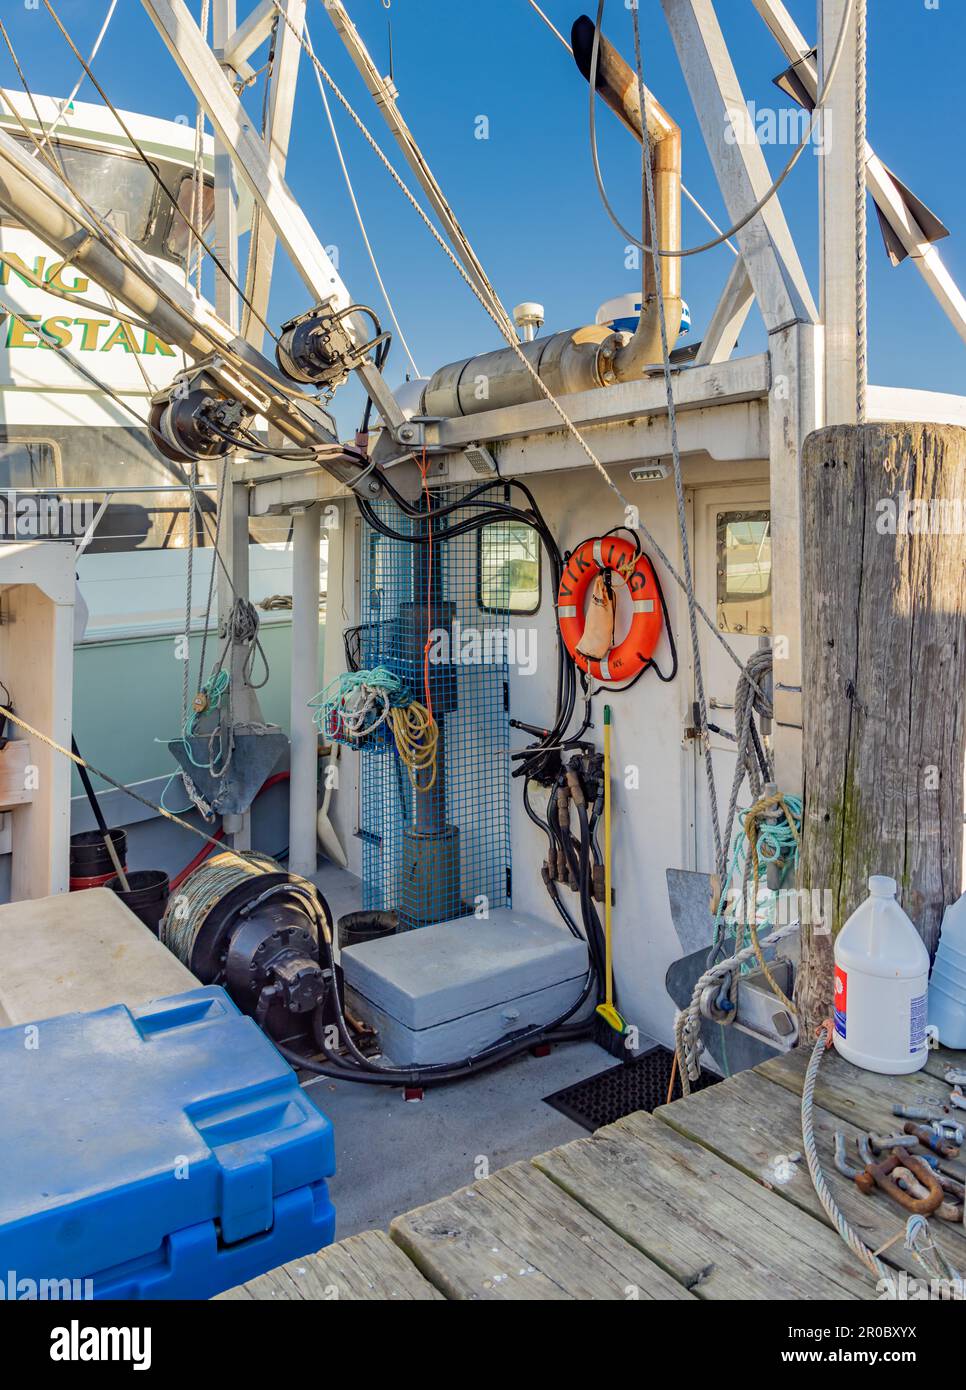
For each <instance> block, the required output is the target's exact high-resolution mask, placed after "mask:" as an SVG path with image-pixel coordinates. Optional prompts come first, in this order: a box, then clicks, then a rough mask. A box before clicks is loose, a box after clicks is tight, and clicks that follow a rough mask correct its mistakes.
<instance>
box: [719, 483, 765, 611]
mask: <svg viewBox="0 0 966 1390" xmlns="http://www.w3.org/2000/svg"><path fill="white" fill-rule="evenodd" d="M716 569H717V579H718V603H717V609H718V612H717V618H718V628H719V630H720V631H721V632H747V633H749V634H751V635H752V636H759V635H762V634H767V633H770V632H771V516H770V513H768V512H765V511H754V512H737V511H736V512H719V513H718V522H717V555H716Z"/></svg>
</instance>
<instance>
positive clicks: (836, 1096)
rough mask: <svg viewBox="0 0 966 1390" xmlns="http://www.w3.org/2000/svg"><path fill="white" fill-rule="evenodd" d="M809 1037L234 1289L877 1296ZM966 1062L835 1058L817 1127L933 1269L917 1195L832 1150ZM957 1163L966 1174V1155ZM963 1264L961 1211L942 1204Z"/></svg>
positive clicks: (861, 1219)
mask: <svg viewBox="0 0 966 1390" xmlns="http://www.w3.org/2000/svg"><path fill="white" fill-rule="evenodd" d="M809 1052H810V1049H806V1048H802V1049H799V1050H797V1051H795V1052H791V1053H789V1054H787V1055H786V1056H783V1057H776V1058H772V1059H771V1060H770V1061H768V1062H765V1063H763V1064H762V1065H761V1066H759V1067H757V1068H755V1069H754V1071H749V1072H743V1073H740V1074H739V1075H738V1076H735V1077H732V1078H730V1079H728V1080H726V1081H723V1082H722V1083H721V1084H720V1085H718V1086H712V1087H710V1088H708V1089H707V1090H704V1091H700V1092H698V1093H697V1094H695V1095H692V1096H689V1097H686V1098H682V1099H681V1100H678V1101H675V1102H673V1103H672V1104H671V1105H665V1106H661V1107H660V1108H659V1109H658V1110H657V1111H655V1113H654V1114H653V1115H649V1114H646V1113H644V1112H639V1113H637V1114H634V1115H629V1116H626V1117H625V1118H624V1119H622V1120H619V1121H618V1122H617V1123H616V1124H612V1125H608V1126H606V1127H605V1128H604V1129H601V1130H598V1131H597V1132H596V1134H594V1135H591V1136H589V1137H587V1138H580V1139H576V1140H574V1141H572V1142H571V1143H569V1144H565V1145H563V1146H562V1147H560V1148H557V1149H552V1150H550V1152H549V1153H545V1154H539V1155H538V1156H537V1157H536V1158H534V1159H533V1160H531V1162H529V1163H515V1164H513V1165H512V1166H511V1167H508V1168H504V1169H500V1170H498V1171H497V1172H496V1173H494V1174H493V1175H492V1176H491V1177H489V1178H485V1179H483V1180H481V1181H480V1182H477V1183H474V1184H473V1185H472V1186H471V1187H467V1188H463V1189H462V1190H461V1191H459V1192H456V1193H453V1194H452V1195H451V1196H448V1197H444V1198H442V1199H440V1200H438V1201H434V1202H431V1203H429V1204H428V1205H426V1206H423V1207H420V1208H418V1209H417V1210H415V1211H411V1212H408V1213H406V1214H405V1215H403V1216H400V1217H397V1218H396V1219H395V1220H394V1221H393V1223H392V1225H391V1227H390V1232H389V1234H388V1235H387V1234H385V1233H383V1232H381V1231H367V1232H365V1233H364V1234H362V1235H359V1236H352V1237H350V1238H349V1239H348V1240H345V1241H341V1242H339V1243H337V1244H336V1245H333V1246H330V1247H329V1248H328V1249H325V1250H322V1251H320V1252H319V1253H318V1254H316V1255H311V1256H308V1257H307V1258H306V1259H304V1260H296V1261H293V1262H292V1263H291V1264H289V1265H286V1266H283V1267H282V1268H281V1269H278V1270H273V1271H271V1272H270V1273H269V1274H265V1275H262V1276H261V1277H260V1278H258V1279H253V1280H250V1281H249V1282H248V1283H247V1284H244V1285H242V1286H241V1287H240V1288H238V1289H233V1290H230V1291H229V1292H228V1293H226V1294H223V1295H221V1297H222V1298H225V1299H235V1300H245V1299H249V1300H251V1299H282V1300H297V1299H325V1298H329V1299H331V1298H338V1299H345V1300H352V1299H373V1300H397V1299H400V1300H401V1299H408V1300H424V1301H425V1300H437V1301H440V1300H497V1299H499V1300H559V1299H580V1300H616V1299H621V1300H629V1299H634V1300H637V1299H672V1298H673V1299H685V1300H688V1299H698V1300H703V1299H728V1300H730V1299H761V1300H774V1299H796V1300H797V1299H816V1298H818V1299H871V1298H875V1297H876V1292H877V1291H876V1288H875V1284H874V1281H873V1280H872V1279H871V1277H870V1276H869V1275H868V1273H867V1271H866V1270H865V1269H864V1267H863V1266H862V1265H861V1264H860V1263H859V1262H858V1260H856V1259H855V1257H854V1256H853V1255H852V1254H851V1252H849V1251H848V1250H847V1249H846V1247H845V1245H844V1244H843V1243H842V1241H841V1240H840V1238H839V1237H838V1235H837V1234H836V1233H835V1231H834V1230H833V1228H832V1227H831V1225H830V1223H829V1222H828V1218H827V1217H826V1215H825V1212H824V1210H823V1209H822V1207H821V1203H820V1202H819V1200H818V1197H817V1196H816V1194H815V1192H814V1189H813V1187H812V1184H811V1179H810V1178H809V1175H808V1171H807V1168H806V1166H805V1164H804V1161H794V1156H795V1155H796V1154H798V1153H800V1151H801V1146H802V1138H801V1115H800V1103H801V1092H802V1086H803V1082H804V1076H805V1069H806V1066H807V1064H808V1054H809ZM949 1066H953V1067H957V1068H959V1067H964V1066H966V1057H964V1055H963V1054H961V1053H953V1052H949V1051H947V1050H945V1049H940V1050H939V1052H938V1053H933V1054H931V1055H930V1058H929V1061H928V1063H927V1066H926V1068H925V1069H924V1070H923V1071H922V1072H919V1073H914V1074H913V1075H911V1076H904V1077H885V1076H879V1075H877V1074H875V1073H872V1072H863V1071H860V1070H858V1069H857V1068H856V1067H853V1066H851V1065H850V1064H849V1063H848V1062H845V1061H844V1060H843V1059H842V1058H841V1057H839V1056H838V1055H837V1054H835V1053H830V1054H828V1055H827V1056H826V1057H825V1058H824V1059H823V1062H822V1068H821V1072H820V1074H819V1080H818V1086H817V1089H816V1098H815V1111H814V1121H815V1131H816V1138H817V1142H818V1147H819V1154H820V1157H821V1159H822V1164H823V1168H824V1169H825V1173H826V1177H827V1179H828V1182H829V1185H830V1187H831V1189H832V1192H833V1193H834V1195H835V1198H836V1200H837V1202H838V1203H839V1205H840V1206H841V1208H842V1210H843V1211H844V1212H845V1214H846V1216H847V1218H848V1219H849V1220H850V1222H851V1223H852V1224H853V1225H854V1227H855V1228H856V1230H857V1231H858V1232H859V1234H860V1235H861V1236H862V1237H863V1239H864V1240H865V1241H866V1243H867V1244H868V1245H870V1246H871V1247H872V1248H873V1249H880V1248H881V1247H883V1246H887V1248H886V1249H885V1250H884V1251H883V1254H882V1258H883V1261H884V1262H885V1263H886V1264H887V1265H889V1266H890V1267H892V1268H896V1269H903V1270H907V1271H909V1272H910V1273H913V1274H920V1273H921V1269H920V1267H919V1266H918V1264H917V1263H916V1261H915V1258H914V1256H912V1255H911V1254H910V1252H908V1251H906V1250H905V1249H904V1247H903V1243H902V1240H901V1239H898V1240H896V1239H895V1237H896V1236H900V1235H901V1233H902V1232H903V1229H904V1216H903V1214H902V1212H901V1211H900V1210H899V1209H898V1208H897V1207H893V1205H892V1203H891V1202H890V1201H889V1199H888V1198H886V1197H885V1196H884V1195H881V1194H878V1193H875V1194H873V1195H872V1196H871V1197H863V1196H862V1195H861V1194H860V1193H859V1192H858V1191H857V1189H856V1188H855V1186H854V1184H853V1183H851V1182H850V1181H849V1180H848V1179H847V1178H845V1177H843V1176H842V1175H841V1174H839V1173H837V1172H836V1170H835V1167H834V1163H833V1136H834V1133H835V1131H836V1130H837V1129H838V1130H842V1131H843V1132H844V1133H845V1134H846V1135H847V1136H848V1138H849V1141H850V1157H852V1159H853V1161H855V1147H854V1140H855V1138H856V1137H857V1135H858V1134H860V1133H867V1132H869V1131H870V1130H872V1131H877V1132H879V1133H883V1132H887V1131H889V1130H891V1129H893V1128H901V1121H898V1120H896V1119H895V1117H894V1116H893V1115H892V1105H893V1103H894V1102H899V1103H902V1104H905V1105H911V1104H923V1103H924V1102H926V1101H931V1102H939V1103H941V1102H943V1101H944V1100H946V1099H947V1098H948V1093H949V1087H948V1084H947V1083H946V1082H945V1080H944V1076H943V1073H944V1071H945V1069H946V1068H947V1067H949ZM944 1166H946V1167H947V1168H948V1169H949V1171H951V1172H953V1173H958V1174H959V1175H962V1174H964V1173H966V1165H964V1164H963V1163H962V1162H961V1161H954V1162H952V1163H950V1164H948V1165H944ZM930 1228H931V1231H932V1234H933V1238H934V1239H935V1240H936V1241H937V1243H938V1244H939V1245H940V1247H941V1248H942V1250H943V1251H944V1252H945V1253H946V1254H947V1255H948V1256H949V1258H950V1260H951V1261H952V1263H953V1265H954V1266H955V1267H956V1268H962V1267H963V1266H964V1264H966V1239H964V1231H963V1228H962V1227H960V1226H956V1227H953V1226H947V1225H945V1224H943V1223H941V1222H939V1221H936V1220H932V1221H931V1222H930Z"/></svg>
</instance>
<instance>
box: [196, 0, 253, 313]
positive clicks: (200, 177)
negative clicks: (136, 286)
mask: <svg viewBox="0 0 966 1390" xmlns="http://www.w3.org/2000/svg"><path fill="white" fill-rule="evenodd" d="M210 10H211V0H201V17H200V21H199V28H200V30H201V37H202V38H203V39H204V40H205V42H207V40H208V16H209V13H210ZM204 153H205V113H204V109H203V107H202V105H201V102H200V101H199V102H198V103H197V110H196V112H195V148H194V157H193V169H192V180H191V225H192V227H195V226H197V225H198V219H199V218H200V217H201V211H202V207H203V205H204V204H203V198H204ZM256 245H257V226H256V225H253V226H252V240H251V246H252V255H253V256H254V253H255V247H256ZM195 254H197V262H196V265H195V290H196V292H197V294H198V297H199V299H200V297H201V269H202V262H203V259H204V258H203V256H202V254H201V248H200V247H199V246H198V243H197V241H196V240H195V236H194V232H191V233H189V236H188V247H187V251H186V254H185V263H184V283H185V289H189V288H190V286H191V258H192V256H194V255H195ZM247 288H248V287H247V285H246V289H247Z"/></svg>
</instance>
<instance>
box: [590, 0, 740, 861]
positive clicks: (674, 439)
mask: <svg viewBox="0 0 966 1390" xmlns="http://www.w3.org/2000/svg"><path fill="white" fill-rule="evenodd" d="M603 13H604V0H599V3H598V9H597V31H596V33H595V35H594V59H595V60H596V56H597V48H598V43H599V39H600V24H601V20H602V19H603ZM631 18H632V20H633V25H634V61H635V65H636V68H637V87H638V96H639V99H640V103H641V131H642V135H643V139H642V142H641V166H642V167H641V175H642V181H643V185H644V204H645V207H644V209H643V210H642V223H643V225H644V226H649V227H651V228H652V229H656V228H657V225H658V223H657V204H656V199H655V194H654V166H653V163H652V160H651V132H650V129H649V128H648V124H647V87H646V86H645V84H644V64H643V58H642V56H641V28H640V20H639V18H638V12H637V6H636V5H635V6H634V7H633V9H632V11H631ZM592 67H593V68H595V67H596V61H594V62H593V63H592ZM594 91H595V86H594V81H593V73H592V75H591V84H590V92H591V104H593V99H594ZM644 213H646V215H644ZM652 236H653V240H654V242H655V250H654V252H653V259H654V281H655V290H656V293H657V316H658V321H659V323H660V326H661V357H662V365H663V369H664V386H665V392H666V395H667V411H668V425H669V427H670V431H671V457H672V460H673V463H674V492H675V497H676V500H677V513H678V530H679V532H680V537H681V558H682V563H683V565H684V578H685V584H686V594H687V600H688V624H689V627H690V629H691V653H692V661H693V672H694V691H695V695H696V696H697V703H698V710H699V714H700V720H701V725H700V735H701V742H702V749H703V753H704V766H705V773H706V775H707V780H708V802H709V810H710V813H711V835H712V839H713V841H714V855H715V864H716V867H717V868H718V872H719V875H722V876H723V873H724V867H725V864H724V859H725V850H724V849H723V848H722V840H721V826H720V824H719V821H718V794H717V789H716V787H715V777H714V760H713V758H712V756H711V742H710V738H709V736H708V701H707V695H706V693H705V688H704V670H703V666H702V659H701V640H700V634H699V632H698V618H697V613H696V611H695V597H694V577H693V574H692V571H691V542H690V539H689V537H688V522H687V511H686V503H685V499H684V478H683V475H682V471H681V450H680V446H679V441H678V425H677V410H676V406H675V401H674V380H673V377H672V375H671V349H670V345H669V343H668V335H667V316H666V314H665V305H664V276H663V274H662V272H661V262H660V260H659V258H658V248H657V245H656V242H657V237H656V231H654V232H653V233H652ZM719 882H723V877H719Z"/></svg>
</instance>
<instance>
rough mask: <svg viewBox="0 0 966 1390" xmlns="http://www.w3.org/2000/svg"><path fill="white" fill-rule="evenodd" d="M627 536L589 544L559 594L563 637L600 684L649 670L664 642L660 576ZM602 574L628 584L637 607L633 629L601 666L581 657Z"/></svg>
mask: <svg viewBox="0 0 966 1390" xmlns="http://www.w3.org/2000/svg"><path fill="white" fill-rule="evenodd" d="M635 554H636V552H635V548H634V546H633V545H632V544H631V542H630V541H628V540H625V539H624V538H623V537H622V536H601V537H599V539H597V540H589V541H584V543H583V545H581V546H578V548H577V549H576V550H575V551H574V553H573V554H572V555H571V556H570V559H569V560H568V561H567V564H566V567H565V569H564V572H563V576H562V578H561V580H560V588H559V590H558V591H557V619H558V621H559V623H560V635H561V636H562V637H563V640H564V643H565V645H566V648H567V650H568V652H569V653H570V655H571V656H572V657H573V659H574V661H575V662H576V663H577V665H578V666H579V667H580V669H581V671H584V672H586V673H587V675H589V676H593V678H594V680H598V681H612V682H615V683H616V682H620V681H626V680H631V679H632V678H633V677H634V676H636V675H637V673H638V672H639V671H640V670H641V669H642V668H643V667H644V666H646V665H647V663H648V662H649V661H650V660H651V658H652V657H653V655H654V653H655V651H656V650H657V644H658V642H659V641H660V639H661V626H662V616H661V603H660V597H659V595H660V591H659V589H658V584H657V577H656V575H655V573H654V567H653V565H652V564H651V562H650V560H649V559H648V558H647V556H646V555H645V554H644V553H643V551H642V552H641V554H639V555H637V556H636V558H635ZM602 570H614V571H615V572H616V573H617V574H618V575H619V576H620V577H621V578H622V579H623V580H624V582H625V583H626V585H627V587H628V589H629V591H630V596H631V603H632V605H633V615H632V618H631V630H630V632H629V633H628V634H627V636H626V637H625V638H624V640H623V642H620V643H618V645H617V646H616V647H612V648H611V650H610V651H609V652H608V653H607V655H606V656H605V657H603V658H602V659H601V660H600V661H594V660H592V659H591V658H589V657H586V656H584V655H583V654H582V653H581V652H578V650H577V647H578V645H579V643H580V639H581V637H582V636H583V634H584V623H585V617H584V604H585V600H586V598H587V590H588V589H589V588H590V586H591V584H592V583H593V582H594V580H595V579H596V577H597V575H598V574H600V573H601V571H602Z"/></svg>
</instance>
